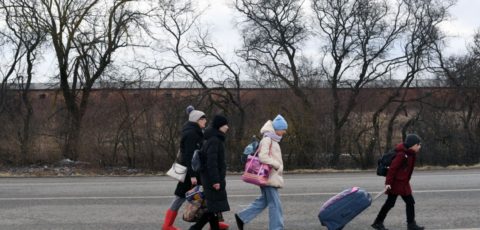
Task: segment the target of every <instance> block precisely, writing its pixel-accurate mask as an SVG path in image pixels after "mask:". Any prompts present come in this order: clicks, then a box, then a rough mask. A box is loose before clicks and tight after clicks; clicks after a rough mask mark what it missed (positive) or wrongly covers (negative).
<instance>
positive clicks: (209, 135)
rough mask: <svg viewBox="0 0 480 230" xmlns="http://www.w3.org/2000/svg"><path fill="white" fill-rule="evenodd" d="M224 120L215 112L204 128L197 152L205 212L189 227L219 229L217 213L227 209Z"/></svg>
mask: <svg viewBox="0 0 480 230" xmlns="http://www.w3.org/2000/svg"><path fill="white" fill-rule="evenodd" d="M228 129H229V127H228V120H227V118H226V117H225V116H222V115H215V117H214V118H213V120H212V123H211V125H210V126H209V127H208V128H207V129H205V140H206V142H205V143H204V144H203V147H202V151H200V162H201V165H202V166H201V168H200V177H201V178H202V179H201V181H202V185H203V189H204V193H205V203H206V208H207V210H206V212H205V213H203V215H202V216H201V217H200V219H199V220H198V221H197V222H196V223H195V224H194V225H192V226H190V230H201V229H203V227H204V226H205V225H206V224H207V223H209V224H210V229H211V230H218V229H220V224H219V219H221V213H222V212H227V211H230V205H229V203H228V196H227V190H226V186H227V182H226V178H225V177H226V173H227V163H226V155H225V154H226V153H225V139H226V133H227V131H228Z"/></svg>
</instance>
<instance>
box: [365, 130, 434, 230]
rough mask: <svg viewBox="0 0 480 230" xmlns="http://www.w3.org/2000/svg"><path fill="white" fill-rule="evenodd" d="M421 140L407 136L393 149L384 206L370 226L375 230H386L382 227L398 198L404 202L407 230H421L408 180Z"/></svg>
mask: <svg viewBox="0 0 480 230" xmlns="http://www.w3.org/2000/svg"><path fill="white" fill-rule="evenodd" d="M420 142H421V139H420V137H419V136H417V135H416V134H408V135H407V137H406V138H405V141H404V142H403V143H400V144H398V145H397V146H396V147H395V152H397V154H396V155H395V158H394V159H393V161H392V164H391V165H390V168H389V169H388V172H387V177H386V179H385V190H386V193H387V195H388V198H387V200H386V201H385V204H384V205H383V206H382V209H380V212H379V213H378V215H377V218H376V219H375V221H374V222H373V224H372V225H371V226H372V227H373V228H374V229H377V230H388V229H387V228H385V226H384V225H383V221H384V220H385V218H386V217H387V214H388V211H390V209H392V208H393V206H395V201H396V200H397V197H398V196H401V197H402V199H403V201H405V206H406V213H407V225H408V230H423V229H425V228H424V227H421V226H418V225H417V223H416V222H415V200H414V199H413V196H412V188H411V186H410V179H411V178H412V173H413V168H414V167H415V160H416V159H417V156H416V155H417V154H418V152H419V151H420V148H421V143H420Z"/></svg>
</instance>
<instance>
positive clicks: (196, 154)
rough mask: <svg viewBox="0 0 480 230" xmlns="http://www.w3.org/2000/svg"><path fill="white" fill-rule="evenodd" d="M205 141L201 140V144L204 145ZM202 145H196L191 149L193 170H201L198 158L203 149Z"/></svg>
mask: <svg viewBox="0 0 480 230" xmlns="http://www.w3.org/2000/svg"><path fill="white" fill-rule="evenodd" d="M205 142H206V141H204V142H203V145H205ZM203 145H202V147H199V145H197V149H195V151H193V156H192V170H193V171H194V172H200V171H201V170H202V161H201V160H200V155H201V154H202V151H203Z"/></svg>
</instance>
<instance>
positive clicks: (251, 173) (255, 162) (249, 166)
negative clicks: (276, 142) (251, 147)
mask: <svg viewBox="0 0 480 230" xmlns="http://www.w3.org/2000/svg"><path fill="white" fill-rule="evenodd" d="M260 149H261V148H258V149H257V151H256V152H255V154H254V155H253V156H248V158H247V163H246V164H245V172H244V173H243V175H242V180H243V181H245V182H247V183H250V184H254V185H258V186H266V185H267V182H268V177H269V175H270V170H272V167H271V166H270V165H268V164H264V163H262V162H260V159H259V158H258V152H259V151H260ZM271 151H272V143H270V150H269V152H268V155H271Z"/></svg>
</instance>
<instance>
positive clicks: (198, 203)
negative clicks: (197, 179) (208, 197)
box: [183, 185, 207, 222]
mask: <svg viewBox="0 0 480 230" xmlns="http://www.w3.org/2000/svg"><path fill="white" fill-rule="evenodd" d="M185 198H186V199H187V201H188V204H187V206H186V207H185V210H184V211H183V220H184V221H187V222H197V221H198V220H199V219H200V217H202V215H203V213H205V211H206V210H207V208H206V205H205V195H204V193H203V187H202V186H201V185H197V186H195V187H193V188H192V189H190V190H188V192H186V193H185Z"/></svg>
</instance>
